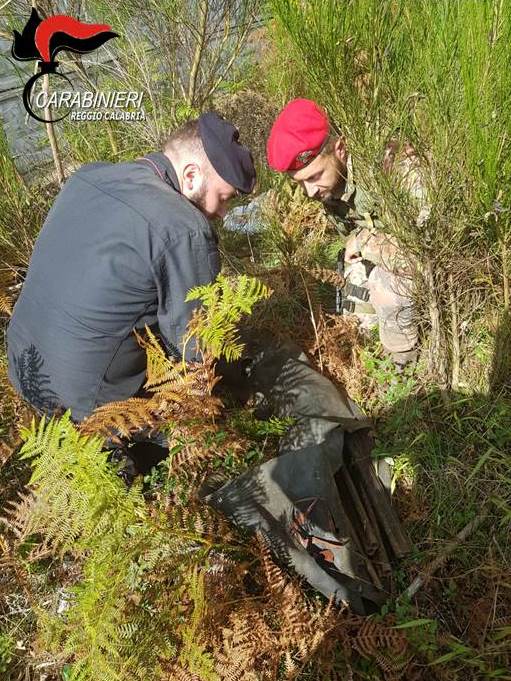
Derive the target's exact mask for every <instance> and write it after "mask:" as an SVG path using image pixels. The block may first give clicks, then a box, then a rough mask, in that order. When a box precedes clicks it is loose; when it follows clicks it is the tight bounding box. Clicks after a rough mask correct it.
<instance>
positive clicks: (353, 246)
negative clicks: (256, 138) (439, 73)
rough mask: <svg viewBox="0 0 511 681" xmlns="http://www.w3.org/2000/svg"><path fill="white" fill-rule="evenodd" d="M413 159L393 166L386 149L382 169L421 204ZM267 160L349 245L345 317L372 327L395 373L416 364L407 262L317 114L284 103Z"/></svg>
mask: <svg viewBox="0 0 511 681" xmlns="http://www.w3.org/2000/svg"><path fill="white" fill-rule="evenodd" d="M412 152H413V150H411V149H410V150H408V151H407V150H405V156H404V157H403V158H401V159H400V160H399V162H398V163H397V164H396V163H395V161H396V160H395V158H394V156H395V148H394V147H393V146H392V145H389V147H388V148H387V150H386V156H385V161H384V163H385V164H386V166H387V167H390V166H391V165H396V166H397V170H398V171H399V172H400V173H401V174H402V175H403V178H404V180H405V184H406V185H407V186H408V189H409V191H410V193H411V194H413V195H414V198H415V199H418V200H419V202H422V203H424V201H423V199H424V196H423V189H422V186H421V185H420V182H417V168H416V167H415V163H414V158H413V153H412ZM267 157H268V164H269V166H270V167H271V168H272V169H273V170H276V171H278V172H286V173H287V174H288V175H289V176H290V177H291V178H292V179H293V180H294V181H295V182H298V183H299V184H300V185H301V186H302V187H303V189H304V191H305V192H306V194H307V196H309V197H310V198H312V199H316V200H319V201H322V203H323V204H324V206H325V209H326V211H327V213H328V214H329V216H330V218H331V220H332V221H333V223H334V225H335V227H336V229H337V230H338V231H339V232H340V233H341V234H342V235H344V236H346V237H347V239H346V248H345V251H344V266H343V270H344V276H345V279H346V285H345V287H344V288H343V289H342V311H343V313H344V314H352V313H353V314H355V315H357V317H358V318H359V319H360V321H361V324H362V326H363V327H365V328H371V327H372V326H376V325H378V327H379V334H380V340H381V343H382V345H383V347H384V349H385V350H386V351H387V352H388V353H389V355H390V356H391V357H392V360H393V361H394V363H395V364H396V366H397V367H398V369H402V368H403V367H404V366H405V365H406V364H407V363H409V362H413V361H415V359H416V345H417V340H418V336H417V325H416V323H415V320H414V307H413V303H412V300H411V280H410V276H409V273H408V271H407V265H406V260H405V258H404V257H403V254H402V252H400V250H399V248H398V246H397V245H396V243H395V242H394V241H393V240H392V238H391V237H389V235H388V234H385V232H384V229H383V225H382V223H381V222H380V221H379V219H378V212H379V210H378V209H379V205H378V201H377V200H375V198H374V197H371V196H370V195H369V194H368V193H366V192H364V191H363V190H361V189H360V188H359V187H358V186H357V185H356V184H355V182H354V181H353V172H352V162H351V159H350V157H349V155H348V151H347V146H346V143H345V141H344V139H343V138H342V137H339V136H336V135H332V133H331V129H330V123H329V120H328V117H327V115H326V113H325V112H324V111H323V109H321V108H320V107H319V106H318V105H317V104H316V103H315V102H313V101H312V100H309V99H295V100H293V101H291V102H289V103H288V104H287V105H286V106H285V107H284V109H283V110H282V111H281V113H280V114H279V116H278V117H277V119H276V120H275V122H274V124H273V127H272V130H271V132H270V136H269V138H268V143H267ZM412 176H413V177H412Z"/></svg>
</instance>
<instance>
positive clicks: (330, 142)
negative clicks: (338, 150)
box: [320, 133, 339, 156]
mask: <svg viewBox="0 0 511 681" xmlns="http://www.w3.org/2000/svg"><path fill="white" fill-rule="evenodd" d="M338 139H339V135H334V134H332V133H330V135H329V136H328V139H327V141H326V142H325V143H324V145H323V148H322V149H321V151H320V156H330V154H333V152H334V149H335V143H336V142H337V140H338Z"/></svg>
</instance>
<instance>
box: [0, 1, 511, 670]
mask: <svg viewBox="0 0 511 681" xmlns="http://www.w3.org/2000/svg"><path fill="white" fill-rule="evenodd" d="M29 4H30V3H26V2H22V1H21V0H20V2H18V1H16V2H14V1H13V2H12V3H9V7H8V8H7V9H6V13H7V14H6V21H7V24H8V27H9V30H11V28H12V27H13V26H18V25H19V23H20V22H21V20H22V17H24V16H25V14H26V13H27V8H28V7H29ZM39 5H40V9H42V10H46V11H49V12H53V11H54V10H55V9H56V6H57V5H56V4H55V3H53V2H48V3H42V2H41V3H39ZM43 5H44V6H43ZM83 5H84V7H85V10H84V11H85V16H86V17H89V16H90V17H95V18H101V20H104V21H107V22H108V21H109V22H111V23H112V25H113V26H115V28H116V30H118V31H119V32H120V33H121V34H122V38H120V39H119V40H116V41H112V43H111V47H109V48H108V49H109V50H111V53H109V55H108V56H109V60H107V62H105V64H103V65H102V66H101V67H100V68H99V70H98V72H97V74H96V75H94V76H93V80H92V81H91V80H90V78H91V77H92V76H91V75H90V74H91V73H92V69H89V68H88V66H87V68H84V64H83V63H82V61H81V58H80V57H78V56H76V55H75V56H73V57H69V63H66V66H67V67H69V68H70V69H73V70H74V71H75V72H76V74H77V78H79V79H81V83H82V85H83V86H84V87H91V88H97V87H102V88H106V89H108V88H113V87H117V88H118V89H142V90H143V91H144V93H145V98H144V104H145V107H146V113H147V121H146V122H142V123H140V124H137V125H133V126H128V125H125V126H123V127H121V126H119V125H118V124H112V125H105V126H95V127H94V128H93V127H92V125H91V124H67V125H66V126H64V127H63V128H58V127H57V128H56V133H57V135H58V136H59V141H60V142H61V150H62V154H63V156H64V159H65V161H66V163H67V164H68V169H69V170H70V169H71V168H72V167H73V166H74V165H76V164H79V163H83V162H89V161H93V160H98V159H107V160H112V161H117V160H119V159H127V158H132V157H135V156H137V155H140V154H142V153H145V152H147V151H149V150H153V149H155V148H157V147H158V145H159V143H160V141H161V139H162V137H163V136H164V135H165V134H166V133H167V131H168V130H169V129H170V128H173V127H175V126H176V125H178V124H179V123H180V122H182V121H183V120H186V119H187V118H189V117H191V116H194V115H195V114H197V113H199V112H200V111H202V110H204V109H206V108H210V107H214V108H217V109H218V110H219V111H224V112H226V114H228V115H229V117H230V118H231V119H232V120H233V121H234V122H236V123H238V124H240V127H241V129H242V138H244V141H246V142H248V143H249V144H250V142H251V141H252V140H253V141H254V144H256V145H257V147H258V151H257V158H258V160H259V161H260V160H261V158H262V155H263V151H262V148H263V147H264V136H265V134H267V132H268V130H269V127H270V125H271V122H272V120H271V119H272V116H274V115H275V112H277V111H278V110H279V109H280V108H281V107H282V106H283V105H284V104H285V103H286V102H287V101H288V100H289V99H290V98H292V97H295V96H306V97H311V98H315V99H317V101H318V102H319V103H320V104H322V105H323V106H325V108H326V109H327V111H328V113H329V115H330V118H331V121H332V124H333V126H334V128H335V130H336V131H337V132H338V133H339V134H342V135H343V136H345V138H346V141H347V144H348V148H349V151H350V154H351V156H352V161H353V167H354V172H355V176H356V180H357V182H358V183H359V184H360V185H362V186H364V187H365V188H367V189H369V190H370V191H372V192H373V193H374V194H375V195H377V196H378V197H379V199H380V205H381V216H380V217H381V219H382V222H383V224H384V227H385V230H386V231H388V232H389V234H391V235H392V236H393V237H394V238H395V239H397V241H398V242H399V243H400V245H401V246H402V248H403V251H404V252H405V253H406V254H407V255H408V259H409V265H410V267H411V269H412V270H413V272H414V297H415V301H416V308H417V310H418V316H419V322H420V326H421V356H420V359H419V362H418V365H417V367H415V368H413V369H410V368H409V369H406V370H405V372H404V373H403V374H400V375H398V374H397V373H396V370H395V367H394V365H393V364H392V362H391V361H390V360H389V358H388V357H385V355H384V353H383V351H382V347H381V345H380V344H379V342H378V340H377V338H376V337H375V336H372V337H368V336H367V335H365V334H363V333H362V332H361V330H360V328H359V326H358V324H357V322H356V321H355V320H354V319H352V318H347V317H339V316H337V315H334V314H332V313H333V310H334V300H335V287H336V285H337V284H338V283H339V279H338V275H337V273H336V271H335V268H336V260H337V254H338V251H339V250H340V248H341V247H342V246H343V243H344V241H343V238H342V237H340V236H339V235H338V234H337V233H336V232H335V230H334V229H333V228H332V225H331V223H330V221H329V219H328V216H327V215H326V214H325V211H324V210H323V208H322V207H321V206H320V205H318V204H315V203H313V202H311V201H309V200H307V199H306V198H305V197H304V196H303V195H302V192H301V190H300V189H296V188H294V187H292V186H291V185H290V184H289V182H288V181H287V180H286V179H283V178H282V177H276V176H274V175H272V174H270V173H269V172H268V171H265V172H264V173H262V174H261V176H260V179H259V187H260V188H262V189H268V188H269V190H270V191H269V192H268V195H267V200H266V201H265V207H264V210H263V212H262V215H261V223H262V225H263V229H262V231H261V232H260V233H257V234H253V235H250V234H249V235H247V234H233V233H227V232H225V231H223V230H222V229H221V228H220V247H221V251H222V255H223V263H224V270H223V274H222V275H221V276H220V277H219V279H218V280H217V282H216V283H215V284H213V285H211V286H206V287H199V288H197V289H195V290H193V291H192V292H190V294H189V299H190V300H196V301H198V302H200V304H201V305H202V307H200V308H198V311H197V313H196V315H195V316H194V318H193V320H192V323H191V325H190V327H189V335H188V337H187V343H189V344H195V346H196V349H197V351H198V353H199V355H200V356H201V359H202V361H200V362H194V363H189V364H184V363H182V362H179V361H174V360H170V359H169V358H168V357H167V356H166V354H165V352H164V350H163V349H162V347H161V346H160V345H159V343H158V340H157V338H156V337H155V336H154V335H153V334H152V333H151V332H150V331H149V330H147V332H146V333H145V334H143V335H141V336H140V338H139V342H140V343H141V345H142V346H143V347H144V348H145V350H146V352H147V358H148V375H147V383H146V386H145V387H146V390H147V397H146V398H144V399H141V398H140V399H139V398H132V399H131V400H128V401H126V402H119V403H113V404H109V405H106V406H104V407H101V408H100V409H98V410H96V412H94V414H92V415H91V416H90V417H89V418H88V419H86V420H85V421H84V422H83V423H82V424H80V426H77V425H75V424H73V423H72V421H71V420H70V418H69V415H68V414H67V415H64V416H61V417H54V418H53V419H51V420H49V421H48V420H39V419H37V420H32V417H33V414H31V412H30V410H29V409H28V408H27V407H26V405H24V404H23V403H22V402H21V401H20V399H19V398H18V397H17V396H16V394H15V393H14V391H13V390H12V388H11V387H10V385H9V382H8V379H7V363H6V358H5V356H4V355H3V356H2V358H1V360H0V383H1V395H0V437H1V438H2V443H1V444H0V506H1V507H2V509H3V510H2V515H3V516H4V519H3V521H2V524H1V526H0V530H1V531H0V676H1V677H2V679H4V678H5V679H8V681H18V680H21V679H31V680H33V681H61V680H62V681H109V680H116V681H131V680H132V679H133V681H135V680H136V681H138V680H141V679H144V681H145V680H148V681H152V680H153V679H154V681H156V680H157V679H169V680H170V679H176V681H192V680H193V681H196V680H198V679H200V680H203V681H211V680H214V681H217V680H218V681H221V680H223V679H228V680H229V681H238V680H239V681H249V680H250V681H252V680H254V681H256V680H258V679H261V680H262V679H268V681H270V680H271V681H277V680H280V679H294V678H296V679H302V680H303V681H309V680H310V681H312V680H316V679H324V680H325V681H326V680H327V679H332V681H333V680H334V679H343V680H344V679H346V680H348V679H360V680H364V681H376V680H378V679H380V680H386V681H393V680H394V679H405V680H407V681H419V680H424V681H436V680H438V681H465V680H472V679H474V680H477V681H478V680H483V679H511V672H510V669H511V618H510V613H511V586H510V585H511V546H510V541H509V537H510V529H511V474H510V468H511V466H510V464H511V446H510V442H511V394H510V392H509V368H510V364H509V340H510V336H511V333H510V328H511V327H510V318H509V314H510V313H509V303H510V300H509V298H510V283H509V265H510V262H509V238H510V216H511V201H510V189H509V188H510V186H511V185H510V180H511V177H510V175H511V165H510V164H511V161H510V158H511V157H510V151H511V149H510V144H511V120H510V116H511V113H510V111H511V107H510V101H509V98H510V97H511V94H510V93H511V68H510V67H511V52H510V49H509V45H510V42H511V40H510V38H511V5H510V4H509V3H507V2H506V1H505V0H435V2H428V1H427V0H383V1H382V0H345V1H343V2H342V3H340V2H338V1H337V0H318V1H317V2H314V3H313V2H304V1H302V0H270V2H269V5H268V7H269V10H268V18H267V19H266V20H265V27H264V28H261V24H262V23H263V22H262V19H261V16H262V14H261V7H260V5H259V4H256V5H255V6H252V5H251V4H250V3H245V2H234V1H233V2H226V3H214V2H211V1H210V0H204V1H202V0H200V2H197V3H191V4H190V3H186V2H177V3H175V2H167V1H166V0H155V1H154V2H146V1H145V0H144V1H142V0H140V2H138V1H137V2H134V3H131V4H129V6H128V5H126V4H125V3H105V2H103V1H102V0H94V1H93V2H92V1H91V2H86V3H83ZM59 6H60V5H59ZM73 7H74V5H73ZM68 9H69V12H70V13H73V12H72V11H71V10H72V9H73V8H68ZM2 22H3V19H2ZM7 24H6V25H7ZM178 61H179V63H180V68H179V69H174V68H171V69H169V64H172V65H174V64H176V63H177V62H178ZM244 131H245V133H244ZM253 131H254V132H253ZM0 177H1V185H2V192H1V194H0V312H1V313H2V315H3V318H2V322H3V323H2V329H1V333H2V336H3V334H4V330H5V325H6V323H7V321H8V318H9V314H10V312H11V310H12V305H13V303H14V301H15V299H16V295H17V292H18V291H19V288H20V286H21V284H22V281H23V278H24V274H25V272H26V268H27V266H28V262H29V258H30V253H31V250H32V246H33V242H34V239H35V237H36V235H37V232H38V230H39V228H40V226H41V224H42V222H43V220H44V216H45V214H46V212H47V210H48V208H49V206H50V204H51V199H52V198H53V196H54V195H55V193H56V191H57V189H58V187H57V186H56V185H55V183H52V182H48V181H44V178H41V179H40V180H38V181H37V182H36V183H28V182H27V181H26V180H25V179H24V178H23V177H22V176H21V175H20V174H19V172H18V170H17V169H16V166H15V164H14V162H13V160H12V159H11V157H10V154H9V149H8V145H7V140H6V139H5V137H4V135H3V134H2V136H1V137H0ZM410 194H411V195H412V196H411V195H410ZM247 328H248V329H249V333H253V334H257V333H260V332H263V331H264V332H267V331H270V332H271V333H273V334H274V335H275V336H276V337H280V336H291V337H292V338H293V339H294V340H295V341H297V342H298V343H299V344H300V345H301V346H302V347H303V349H304V350H305V351H306V353H307V355H308V356H309V358H310V359H311V361H312V362H313V363H314V365H315V367H316V368H317V369H318V370H319V371H321V372H322V373H324V374H325V375H327V376H328V377H329V378H331V379H332V380H333V381H334V383H335V384H336V385H338V386H339V387H341V388H345V389H346V390H347V391H348V393H349V394H350V396H351V397H352V398H353V399H354V400H356V401H357V402H358V404H360V405H361V407H362V408H363V409H364V411H365V412H366V413H367V414H368V415H369V416H370V417H372V419H373V420H374V424H375V434H376V447H375V450H374V456H375V458H380V457H381V458H387V459H392V460H393V462H394V468H393V480H392V485H393V490H394V499H395V503H396V505H397V507H398V509H399V514H400V517H401V519H402V521H403V523H404V525H405V527H406V529H407V531H408V532H409V534H410V537H411V539H412V541H413V544H414V550H413V552H412V554H411V555H410V556H408V557H407V558H406V559H405V560H403V561H401V562H400V564H399V565H398V566H396V570H395V573H394V593H395V597H394V598H393V599H391V600H390V601H389V603H388V604H387V605H386V606H385V607H384V608H383V610H382V611H381V612H380V613H379V614H378V615H376V616H373V617H371V618H367V619H364V618H362V617H359V616H356V615H353V614H352V613H351V612H349V611H348V610H347V609H346V608H344V607H340V608H336V607H333V606H332V605H331V604H328V603H326V602H325V601H324V600H323V599H321V598H319V597H318V596H317V595H315V594H313V593H310V592H308V591H307V590H306V589H305V588H304V586H303V584H300V583H298V582H297V581H296V580H295V579H294V577H292V576H290V575H288V574H286V573H285V572H283V571H282V570H281V568H279V567H277V566H276V565H275V564H274V563H273V560H272V558H271V556H270V553H269V551H268V549H267V548H266V547H265V545H264V543H263V542H262V541H261V540H260V539H258V538H255V539H254V538H250V537H248V536H246V535H245V534H244V533H242V532H240V531H239V530H237V529H234V528H233V527H232V526H230V525H229V524H228V523H227V522H226V520H225V519H223V518H221V517H219V516H218V515H217V514H216V513H214V512H213V511H212V510H210V509H208V507H207V506H205V505H204V504H203V503H202V502H201V500H200V495H201V487H202V485H203V482H204V479H205V478H206V477H208V476H213V478H214V479H215V478H216V479H217V480H226V479H229V478H232V477H234V476H235V475H237V474H239V473H241V472H243V471H245V470H246V469H247V467H248V466H253V465H255V464H257V463H260V462H262V461H265V460H267V459H268V458H270V457H272V456H274V455H275V454H276V452H277V449H278V441H279V438H280V437H281V436H282V435H283V434H285V432H286V430H287V428H288V427H289V425H290V423H288V422H287V421H286V420H279V419H272V420H270V421H260V420H258V419H257V418H256V417H255V415H254V410H253V409H252V408H251V407H250V406H249V407H245V408H239V406H237V405H232V404H230V403H229V400H228V399H223V400H222V399H220V397H219V394H218V392H217V389H218V388H221V386H222V383H221V381H220V382H219V377H218V375H217V372H216V371H215V366H217V367H218V366H219V364H218V361H219V360H222V361H224V360H226V359H228V360H232V359H235V358H236V357H239V356H240V353H241V352H242V349H243V340H242V339H243V338H244V334H245V333H246V330H247ZM141 431H151V432H153V433H155V432H161V433H164V434H165V436H166V438H167V440H168V446H169V456H168V457H167V458H166V459H165V460H164V461H161V462H160V463H158V465H156V466H154V467H152V468H149V470H147V472H146V474H145V476H144V477H143V478H139V479H138V480H137V481H136V482H135V484H134V485H133V486H132V487H131V488H130V489H126V487H125V485H124V483H123V482H122V480H121V479H120V478H119V476H118V475H117V473H118V471H117V467H116V464H114V463H113V462H112V461H110V456H109V452H108V450H107V449H106V446H105V445H106V443H107V442H108V443H112V442H113V441H114V440H115V439H116V438H117V439H120V438H125V437H127V436H129V435H133V433H137V432H141ZM467 528H470V531H466V530H467ZM453 541H454V542H455V544H454V545H453V544H452V542H453ZM456 542H457V543H456ZM433 567H434V568H435V569H434V570H433ZM418 577H420V579H421V580H422V583H421V586H420V588H418V590H416V591H414V592H413V593H410V591H409V587H410V585H412V584H413V583H414V580H415V579H416V578H418Z"/></svg>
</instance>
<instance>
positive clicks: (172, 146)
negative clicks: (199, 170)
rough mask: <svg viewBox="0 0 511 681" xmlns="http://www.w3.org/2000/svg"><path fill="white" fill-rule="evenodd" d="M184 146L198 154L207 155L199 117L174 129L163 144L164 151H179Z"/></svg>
mask: <svg viewBox="0 0 511 681" xmlns="http://www.w3.org/2000/svg"><path fill="white" fill-rule="evenodd" d="M183 147H186V148H187V149H188V150H189V151H192V152H194V153H196V154H197V155H202V154H204V155H206V152H205V151H204V145H203V144H202V139H201V136H200V133H199V123H198V120H197V118H194V119H192V120H191V121H186V123H183V124H182V125H180V126H179V128H176V129H175V130H173V131H172V132H171V133H170V135H169V136H168V137H167V139H166V140H165V142H164V144H163V151H168V152H172V151H174V152H177V153H179V152H180V151H181V150H182V148H183Z"/></svg>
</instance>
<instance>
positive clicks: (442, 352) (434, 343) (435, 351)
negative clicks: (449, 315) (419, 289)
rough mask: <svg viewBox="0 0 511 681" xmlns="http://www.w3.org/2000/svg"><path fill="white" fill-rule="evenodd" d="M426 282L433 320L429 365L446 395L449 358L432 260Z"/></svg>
mask: <svg viewBox="0 0 511 681" xmlns="http://www.w3.org/2000/svg"><path fill="white" fill-rule="evenodd" d="M424 272H425V277H426V284H427V289H428V298H429V319H430V322H431V344H430V349H429V367H430V370H431V371H432V373H433V374H434V375H435V376H436V377H437V380H438V383H439V385H440V388H441V390H442V395H443V396H444V397H446V395H447V393H446V390H447V387H448V378H447V376H448V373H447V359H446V342H445V334H444V331H443V328H442V318H441V315H440V306H439V302H438V293H437V289H436V285H435V276H434V274H433V263H432V262H431V260H428V261H427V262H426V265H425V267H424Z"/></svg>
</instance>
